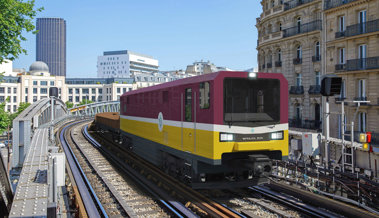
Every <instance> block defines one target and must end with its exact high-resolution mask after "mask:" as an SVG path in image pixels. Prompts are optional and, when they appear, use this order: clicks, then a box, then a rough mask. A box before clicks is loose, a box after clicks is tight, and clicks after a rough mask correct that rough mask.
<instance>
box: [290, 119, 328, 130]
mask: <svg viewBox="0 0 379 218" xmlns="http://www.w3.org/2000/svg"><path fill="white" fill-rule="evenodd" d="M288 125H289V127H293V128H300V129H312V130H318V131H320V130H321V121H320V120H301V119H296V118H295V119H288Z"/></svg>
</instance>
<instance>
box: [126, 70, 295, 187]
mask: <svg viewBox="0 0 379 218" xmlns="http://www.w3.org/2000/svg"><path fill="white" fill-rule="evenodd" d="M120 101H121V102H120V130H121V133H122V135H123V138H124V140H123V141H124V144H125V146H128V147H130V148H131V149H132V150H133V152H135V153H136V154H138V155H139V156H141V157H143V158H144V159H146V160H148V161H150V162H151V163H153V164H155V165H156V166H158V167H160V168H161V169H162V170H164V171H166V172H167V173H168V174H170V175H171V176H174V177H176V178H178V179H179V180H181V181H183V182H185V183H188V184H189V185H190V186H192V187H193V188H233V187H246V186H250V185H256V184H260V183H264V182H266V181H267V176H268V175H269V174H270V173H271V167H272V162H271V159H282V158H286V157H287V156H288V83H287V81H286V79H285V78H284V76H283V75H282V74H277V73H248V72H230V71H227V72H226V71H223V72H216V73H211V74H205V75H201V76H197V77H191V78H186V79H181V80H177V81H173V82H169V83H164V84H161V85H157V86H152V87H148V88H143V89H139V90H135V91H131V92H127V93H125V94H124V95H122V97H121V100H120Z"/></svg>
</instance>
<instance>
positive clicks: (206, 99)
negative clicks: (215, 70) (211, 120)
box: [199, 82, 210, 109]
mask: <svg viewBox="0 0 379 218" xmlns="http://www.w3.org/2000/svg"><path fill="white" fill-rule="evenodd" d="M199 91H200V94H199V98H200V108H201V109H208V108H209V105H210V93H209V82H203V83H200V89H199Z"/></svg>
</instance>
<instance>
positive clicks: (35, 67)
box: [29, 61, 50, 76]
mask: <svg viewBox="0 0 379 218" xmlns="http://www.w3.org/2000/svg"><path fill="white" fill-rule="evenodd" d="M29 73H30V75H32V76H50V73H49V67H48V66H47V64H46V63H45V62H42V61H36V62H34V63H33V64H32V65H30V67H29Z"/></svg>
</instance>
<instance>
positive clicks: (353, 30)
mask: <svg viewBox="0 0 379 218" xmlns="http://www.w3.org/2000/svg"><path fill="white" fill-rule="evenodd" d="M376 31H379V20H372V21H368V22H363V23H358V24H354V25H351V26H348V27H346V32H345V36H346V37H349V36H356V35H360V34H365V33H372V32H376Z"/></svg>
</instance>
